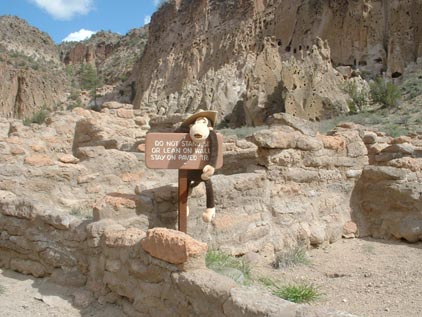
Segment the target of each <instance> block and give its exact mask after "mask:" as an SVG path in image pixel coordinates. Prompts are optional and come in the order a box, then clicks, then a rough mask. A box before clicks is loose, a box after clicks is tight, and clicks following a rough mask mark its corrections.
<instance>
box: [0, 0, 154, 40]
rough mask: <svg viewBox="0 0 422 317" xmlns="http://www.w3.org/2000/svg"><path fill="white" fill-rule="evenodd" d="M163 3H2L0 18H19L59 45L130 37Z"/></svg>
mask: <svg viewBox="0 0 422 317" xmlns="http://www.w3.org/2000/svg"><path fill="white" fill-rule="evenodd" d="M160 2H161V1H160V0H0V15H16V16H18V17H20V18H22V19H24V20H26V21H27V22H28V23H29V24H30V25H32V26H34V27H36V28H38V29H40V30H41V31H43V32H46V33H48V34H49V35H50V36H51V38H52V39H53V41H54V42H56V43H57V44H59V43H61V42H62V41H63V40H65V41H80V40H83V39H85V38H87V37H89V36H91V35H92V34H94V33H95V32H98V31H101V30H104V31H112V32H115V33H119V34H122V35H124V34H126V33H127V32H128V31H129V30H131V29H133V28H139V27H141V26H143V25H145V24H148V23H149V21H150V19H151V15H152V14H153V13H154V11H155V10H157V6H159V3H160Z"/></svg>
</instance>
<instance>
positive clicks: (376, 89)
mask: <svg viewBox="0 0 422 317" xmlns="http://www.w3.org/2000/svg"><path fill="white" fill-rule="evenodd" d="M369 87H370V94H371V98H372V101H374V102H378V103H380V104H381V105H382V106H383V107H384V108H388V107H394V106H397V105H398V102H399V100H400V97H401V93H400V90H399V88H398V87H397V86H396V85H394V84H393V83H390V82H386V81H385V80H384V79H383V78H381V77H378V78H377V79H376V80H375V81H373V82H372V83H371V84H370V85H369Z"/></svg>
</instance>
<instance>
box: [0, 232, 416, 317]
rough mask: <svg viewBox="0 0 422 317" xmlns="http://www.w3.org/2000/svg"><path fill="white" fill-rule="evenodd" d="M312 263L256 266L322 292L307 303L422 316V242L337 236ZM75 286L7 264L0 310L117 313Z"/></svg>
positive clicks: (372, 316) (369, 315) (396, 316)
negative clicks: (79, 295)
mask: <svg viewBox="0 0 422 317" xmlns="http://www.w3.org/2000/svg"><path fill="white" fill-rule="evenodd" d="M309 257H310V260H311V264H309V265H299V266H295V267H290V268H284V269H278V270H273V269H271V268H270V267H269V266H268V267H265V268H259V269H255V270H254V271H253V273H254V275H255V274H269V275H270V276H271V277H272V278H274V279H278V280H280V281H282V283H286V284H288V283H293V282H298V281H303V282H307V283H312V284H313V285H315V286H317V287H319V289H320V291H321V292H322V293H323V296H322V298H321V299H320V300H318V301H317V302H316V303H314V304H312V305H318V306H325V307H330V308H333V309H336V310H340V311H346V312H349V313H353V314H356V315H358V316H363V317H384V316H386V317H420V316H422V272H421V263H422V243H418V244H408V243H403V242H397V241H382V240H372V239H350V240H341V241H339V242H336V243H334V244H332V245H329V246H327V247H325V248H320V249H314V250H310V251H309ZM73 292H74V290H70V289H66V288H64V287H61V286H58V285H56V284H52V283H50V282H49V281H48V279H36V278H33V277H30V276H26V275H22V274H19V273H16V272H12V271H9V270H0V312H1V313H0V315H1V316H13V317H23V316H70V317H73V316H95V317H100V316H102V317H103V316H104V317H120V316H124V314H123V313H122V311H121V310H120V309H119V308H118V307H117V306H113V305H99V304H98V303H94V304H92V305H91V306H89V307H87V308H85V309H78V308H75V307H74V306H73V305H72V293H73Z"/></svg>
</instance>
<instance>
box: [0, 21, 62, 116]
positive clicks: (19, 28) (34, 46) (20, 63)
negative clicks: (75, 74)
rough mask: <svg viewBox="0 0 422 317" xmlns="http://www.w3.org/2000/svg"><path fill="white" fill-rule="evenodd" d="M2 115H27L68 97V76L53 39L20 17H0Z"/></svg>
mask: <svg viewBox="0 0 422 317" xmlns="http://www.w3.org/2000/svg"><path fill="white" fill-rule="evenodd" d="M0 30H1V31H0V32H1V34H2V36H1V39H0V80H1V82H2V84H1V87H0V116H2V117H17V118H26V117H29V116H30V115H31V114H33V113H34V112H36V111H38V110H40V109H41V108H42V107H46V108H48V109H53V108H55V107H56V106H57V105H58V104H60V103H61V102H62V101H64V100H65V99H66V95H65V93H66V90H67V89H66V85H68V83H69V82H68V79H67V78H66V76H65V74H64V71H63V67H62V65H61V63H60V61H59V59H58V55H57V49H56V46H55V44H54V42H53V41H52V40H51V38H50V37H49V36H48V35H47V34H46V33H43V32H41V31H39V30H38V29H36V28H34V27H31V26H29V25H28V24H27V23H26V22H25V21H24V20H22V19H19V18H17V17H11V16H1V17H0Z"/></svg>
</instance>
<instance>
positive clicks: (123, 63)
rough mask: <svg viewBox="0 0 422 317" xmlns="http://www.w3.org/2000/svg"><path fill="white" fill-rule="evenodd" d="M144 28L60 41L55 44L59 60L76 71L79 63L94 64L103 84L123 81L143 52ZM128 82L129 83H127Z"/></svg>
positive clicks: (146, 33) (145, 34) (146, 35)
mask: <svg viewBox="0 0 422 317" xmlns="http://www.w3.org/2000/svg"><path fill="white" fill-rule="evenodd" d="M147 39H148V29H146V28H144V27H142V28H138V29H133V30H130V31H129V32H128V33H127V34H126V35H124V36H122V35H119V34H116V33H112V32H105V31H101V32H98V33H95V34H94V35H92V36H91V37H90V38H89V39H87V40H84V41H81V42H64V43H61V44H60V45H59V47H58V48H59V51H60V59H61V61H62V62H63V63H64V64H65V65H68V66H69V67H70V66H73V67H74V70H75V73H77V72H78V70H79V67H80V65H82V64H86V63H89V64H92V65H95V66H96V68H97V70H98V74H99V76H101V78H102V80H103V81H104V83H105V84H117V83H119V84H120V83H121V82H122V81H123V82H124V81H126V80H127V79H128V78H129V77H130V75H131V72H132V69H133V66H134V64H135V62H136V61H137V60H138V59H139V58H140V56H141V55H142V53H143V50H144V47H145V44H146V41H147ZM128 84H129V85H130V83H128Z"/></svg>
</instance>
